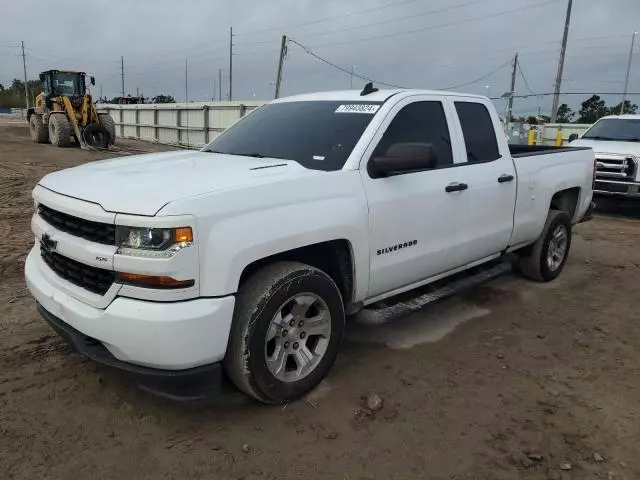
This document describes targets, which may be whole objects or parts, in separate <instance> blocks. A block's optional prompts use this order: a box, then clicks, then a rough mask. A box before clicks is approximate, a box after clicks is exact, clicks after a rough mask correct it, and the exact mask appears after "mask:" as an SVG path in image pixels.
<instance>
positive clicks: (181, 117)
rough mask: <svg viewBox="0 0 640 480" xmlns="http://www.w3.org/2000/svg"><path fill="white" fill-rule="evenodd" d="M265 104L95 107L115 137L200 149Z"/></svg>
mask: <svg viewBox="0 0 640 480" xmlns="http://www.w3.org/2000/svg"><path fill="white" fill-rule="evenodd" d="M264 103H266V102H256V101H247V102H243V101H237V102H207V103H164V104H144V105H110V104H99V105H97V107H98V109H99V111H108V112H109V113H110V114H111V116H112V117H113V120H114V121H115V122H116V135H117V136H118V137H123V138H135V139H138V140H145V141H149V142H158V143H163V144H166V145H178V146H181V147H192V148H200V147H202V146H204V145H206V144H207V143H209V142H210V141H211V140H213V139H214V138H216V137H217V136H218V135H220V133H221V132H223V131H224V130H225V129H226V128H228V127H230V126H231V125H233V124H234V123H235V122H237V121H238V120H239V119H240V118H242V117H243V116H244V115H246V114H247V113H249V112H250V111H251V110H254V109H256V108H258V107H259V106H261V105H264ZM589 127H591V125H588V124H575V123H564V124H563V123H548V124H546V125H543V126H542V127H541V128H540V127H538V135H537V141H538V143H542V144H544V145H554V144H555V141H556V134H557V132H558V129H562V138H563V141H564V143H567V141H568V140H569V135H571V134H572V133H577V134H578V135H579V136H581V135H582V134H583V133H584V132H586V131H587V129H588V128H589Z"/></svg>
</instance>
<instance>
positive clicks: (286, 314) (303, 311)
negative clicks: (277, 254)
mask: <svg viewBox="0 0 640 480" xmlns="http://www.w3.org/2000/svg"><path fill="white" fill-rule="evenodd" d="M344 320H345V315H344V307H343V303H342V296H341V295H340V291H339V290H338V287H337V286H336V284H335V282H334V281H333V280H332V279H331V278H330V277H329V276H328V275H327V274H325V273H324V272H322V271H321V270H318V269H317V268H314V267H311V266H309V265H305V264H302V263H297V262H279V263H274V264H272V265H268V266H266V267H265V268H263V269H262V270H260V271H258V272H257V273H255V274H254V275H253V276H252V277H251V278H249V279H248V280H247V281H246V282H245V283H244V284H243V285H242V286H241V287H240V290H239V292H238V295H237V299H236V308H235V311H234V318H233V327H232V331H231V335H230V338H229V345H228V347H227V354H226V356H225V361H224V366H225V370H226V372H227V375H228V376H229V378H230V379H231V380H232V381H233V383H235V385H236V386H237V387H238V388H239V389H240V390H242V391H243V392H245V393H246V394H248V395H250V396H252V397H254V398H256V399H257V400H259V401H261V402H264V403H282V402H286V401H289V400H293V399H295V398H299V397H301V396H302V395H304V394H305V393H307V392H309V391H310V390H311V389H313V388H314V387H315V386H316V385H317V384H318V383H319V382H320V381H321V380H322V379H323V378H324V377H325V376H326V375H327V373H328V372H329V369H330V368H331V365H332V364H333V362H334V360H335V358H336V355H337V353H338V350H339V349H340V345H341V343H342V336H343V333H344Z"/></svg>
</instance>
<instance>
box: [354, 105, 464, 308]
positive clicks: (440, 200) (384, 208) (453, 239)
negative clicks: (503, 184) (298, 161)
mask: <svg viewBox="0 0 640 480" xmlns="http://www.w3.org/2000/svg"><path fill="white" fill-rule="evenodd" d="M451 115H452V114H451V110H450V108H448V106H447V105H445V104H443V102H442V97H431V96H427V95H416V96H412V97H409V98H407V99H404V100H403V101H401V102H399V103H398V105H396V106H395V107H394V108H393V109H392V110H391V111H390V112H389V114H388V116H387V118H386V119H385V121H384V122H383V123H382V125H381V127H380V129H379V131H378V132H377V133H376V135H375V136H374V139H373V141H372V142H371V145H370V147H369V149H368V150H367V151H366V152H365V156H364V158H363V162H362V164H361V169H360V172H361V176H362V181H363V183H364V187H365V192H366V194H367V201H368V205H369V229H370V252H371V268H370V277H369V292H368V297H373V296H376V295H379V294H381V293H385V292H388V291H391V290H394V289H396V288H399V287H402V286H405V285H408V284H411V283H414V282H418V281H420V280H423V279H425V278H428V277H430V276H433V275H437V274H438V273H441V272H443V271H446V270H448V269H451V268H455V267H456V266H459V265H460V263H459V261H458V257H459V255H460V253H461V249H462V248H463V243H464V238H463V235H462V232H463V229H462V228H461V222H462V221H463V219H464V218H465V216H466V214H467V209H468V200H467V191H465V190H458V191H452V192H447V191H446V188H447V186H448V185H449V184H452V183H455V182H458V183H464V182H465V180H466V175H465V173H464V172H463V171H462V170H463V169H460V168H456V167H454V164H455V157H454V156H453V154H452V151H451V143H452V140H451V133H450V128H449V125H450V121H449V120H450V117H451ZM392 121H393V122H392ZM394 142H418V143H430V144H432V145H433V146H434V148H435V150H436V153H437V156H438V163H439V166H438V167H437V168H436V169H433V170H428V171H421V172H414V173H404V174H402V175H395V176H390V177H385V178H375V179H373V178H371V177H370V176H369V174H368V173H367V168H366V166H367V163H368V161H369V159H370V157H372V156H373V155H376V156H384V150H385V149H387V148H388V147H389V145H391V144H393V143H394ZM453 143H454V145H455V143H456V142H453Z"/></svg>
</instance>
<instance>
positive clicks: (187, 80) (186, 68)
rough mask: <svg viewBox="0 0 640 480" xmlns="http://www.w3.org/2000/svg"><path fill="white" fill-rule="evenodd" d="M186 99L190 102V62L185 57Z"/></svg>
mask: <svg viewBox="0 0 640 480" xmlns="http://www.w3.org/2000/svg"><path fill="white" fill-rule="evenodd" d="M184 101H185V102H186V103H189V63H188V60H187V59H186V58H185V59H184Z"/></svg>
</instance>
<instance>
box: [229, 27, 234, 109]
mask: <svg viewBox="0 0 640 480" xmlns="http://www.w3.org/2000/svg"><path fill="white" fill-rule="evenodd" d="M231 100H233V27H229V101H231Z"/></svg>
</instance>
